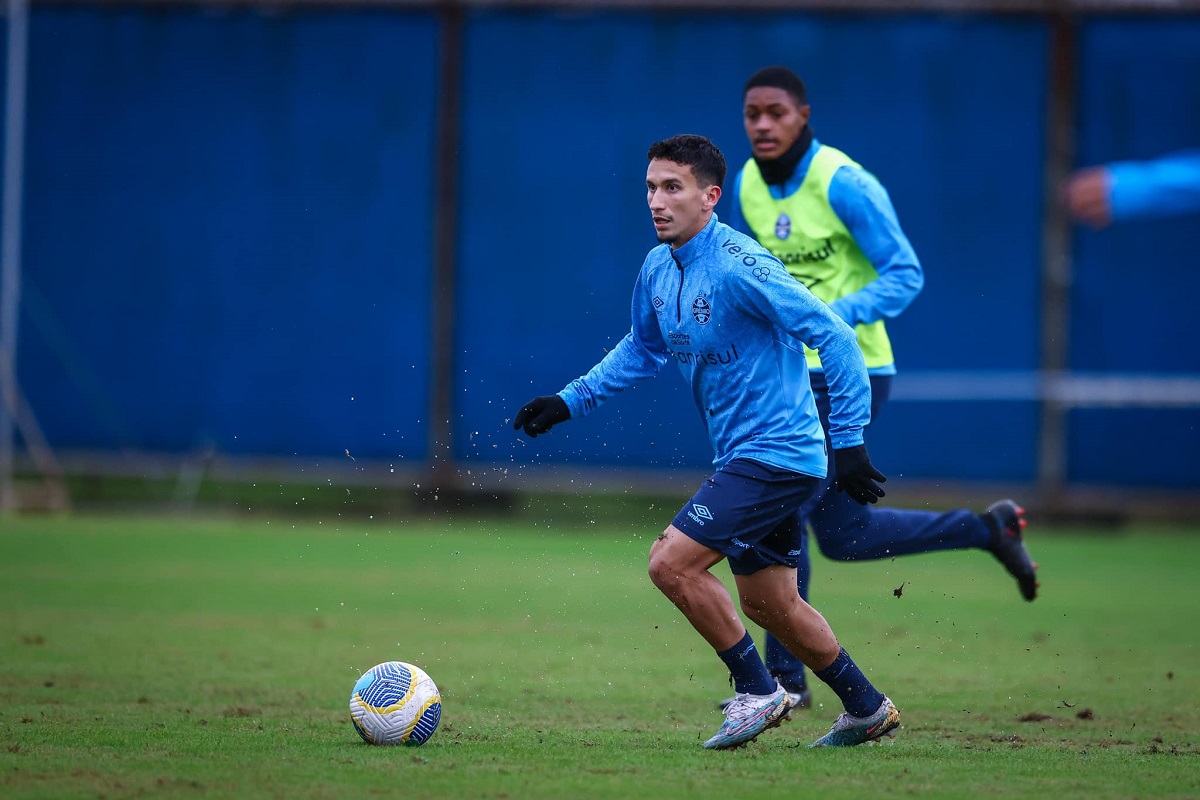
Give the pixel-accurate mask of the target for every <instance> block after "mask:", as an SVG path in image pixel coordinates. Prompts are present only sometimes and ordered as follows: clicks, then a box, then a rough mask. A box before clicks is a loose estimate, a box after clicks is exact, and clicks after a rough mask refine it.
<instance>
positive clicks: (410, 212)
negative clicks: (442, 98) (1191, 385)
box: [19, 7, 1200, 487]
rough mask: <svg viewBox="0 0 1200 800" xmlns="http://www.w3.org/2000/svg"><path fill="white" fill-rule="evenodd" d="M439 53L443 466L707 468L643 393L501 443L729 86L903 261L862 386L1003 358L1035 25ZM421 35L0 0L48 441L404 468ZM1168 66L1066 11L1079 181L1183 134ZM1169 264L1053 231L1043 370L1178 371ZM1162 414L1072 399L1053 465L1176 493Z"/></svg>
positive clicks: (421, 359)
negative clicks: (835, 169)
mask: <svg viewBox="0 0 1200 800" xmlns="http://www.w3.org/2000/svg"><path fill="white" fill-rule="evenodd" d="M464 34H465V55H464V58H465V61H464V65H463V66H464V76H463V81H464V83H463V86H464V92H465V95H464V98H463V118H462V130H461V137H462V138H461V146H460V149H459V158H460V161H459V171H460V180H461V186H460V193H459V197H458V213H459V217H460V219H459V229H458V240H457V242H456V246H457V252H458V262H457V264H456V270H457V288H456V291H457V292H458V300H457V304H456V310H455V315H456V316H455V351H456V359H457V361H456V363H455V364H454V369H453V374H454V376H455V386H454V407H453V408H452V409H449V410H448V411H447V412H445V413H447V415H448V418H449V419H450V421H451V424H452V426H453V428H454V431H455V438H454V447H455V449H454V456H455V458H456V459H457V460H459V461H461V462H463V463H464V464H465V465H467V466H472V465H478V466H485V465H486V466H492V465H500V466H508V465H517V466H519V465H524V464H535V463H541V464H554V463H586V464H587V465H590V466H610V465H611V466H620V467H638V468H642V467H648V468H663V469H666V468H671V467H687V468H694V469H703V468H705V467H706V466H707V464H708V460H709V458H710V452H709V448H708V445H707V442H706V440H705V438H704V435H703V433H702V430H701V428H700V425H699V423H698V421H697V420H696V419H695V418H694V413H693V411H692V410H691V407H690V401H689V400H688V398H687V395H686V393H685V392H684V391H683V389H682V387H681V385H680V381H679V380H678V379H677V378H676V377H675V375H674V374H673V373H672V371H671V370H670V369H668V370H667V371H665V372H664V374H663V376H662V377H661V378H660V379H659V380H657V381H652V382H649V383H647V384H645V385H643V386H640V387H638V388H637V389H636V390H635V391H633V392H630V393H629V395H628V396H627V397H624V398H621V399H620V401H618V402H617V403H614V404H612V405H610V406H609V407H606V408H604V409H602V410H600V411H598V412H597V413H596V414H594V415H592V416H591V417H589V418H587V419H585V420H581V421H578V422H577V423H572V425H569V426H564V427H563V428H560V429H558V430H556V431H555V435H554V436H552V437H547V438H545V439H539V440H538V441H537V443H536V446H535V445H534V444H532V443H530V442H528V441H522V440H520V439H518V438H516V437H515V436H514V435H513V432H512V431H511V429H510V428H509V427H508V419H509V418H510V417H511V415H512V413H513V412H514V411H515V409H516V408H517V407H518V406H519V405H520V404H521V403H523V402H524V401H525V400H527V399H529V397H531V396H533V395H534V394H544V393H548V392H551V391H554V390H557V389H558V388H560V387H561V386H562V385H563V384H564V383H566V382H567V381H569V380H570V379H572V378H574V377H576V376H577V375H579V374H580V373H582V372H584V371H585V370H586V369H587V368H589V367H590V366H591V365H592V364H593V363H595V362H596V361H597V360H599V359H600V358H601V357H602V355H603V353H604V348H605V347H608V346H611V345H612V344H613V343H615V342H616V341H617V340H618V339H619V338H620V337H621V336H622V335H623V334H624V332H625V331H626V330H627V329H628V325H629V317H628V304H629V292H630V288H631V286H632V283H633V280H634V278H635V276H636V273H637V270H638V268H639V267H640V265H641V262H642V258H643V257H644V255H645V253H646V251H647V250H648V249H649V248H650V247H652V246H653V245H654V244H655V242H654V238H653V232H652V229H651V226H650V225H649V224H648V219H647V216H648V212H647V211H646V209H645V205H644V197H643V191H642V182H643V179H644V171H645V151H646V147H647V146H648V145H649V143H650V142H652V141H654V140H655V139H659V138H662V137H664V136H668V135H671V134H674V133H680V132H700V133H705V134H706V135H709V136H711V137H712V138H713V139H714V140H715V141H716V142H717V143H718V144H719V145H720V146H721V147H722V149H723V150H724V151H725V153H726V156H727V158H728V160H729V161H730V165H731V169H736V168H737V166H739V165H740V164H741V163H742V162H743V161H744V160H745V158H746V157H747V155H748V149H747V146H746V144H745V139H744V134H743V132H742V128H741V118H740V102H741V86H742V83H743V82H744V80H745V78H746V77H747V76H748V75H749V74H750V73H751V72H753V71H754V70H755V69H757V68H758V67H760V66H763V65H765V64H767V63H786V64H789V65H790V66H792V67H794V68H795V69H796V70H797V71H798V72H800V73H801V74H802V75H803V76H804V77H805V80H806V82H807V83H808V86H809V93H810V102H811V104H812V107H813V117H812V124H813V126H814V129H815V131H816V133H817V136H818V137H819V138H820V139H822V140H823V141H825V142H827V143H829V144H832V145H834V146H837V147H839V148H841V149H844V150H846V151H847V152H849V153H850V154H851V155H852V156H854V157H855V158H856V159H857V160H859V161H860V162H861V163H862V164H864V165H865V166H866V167H868V168H869V169H871V170H872V171H874V172H875V173H876V174H877V175H878V176H879V177H880V178H881V179H882V181H883V182H884V184H885V185H886V186H887V187H888V189H889V191H890V193H891V195H892V198H893V200H894V201H895V204H896V206H897V208H898V210H899V212H900V217H901V222H902V223H903V224H904V226H905V228H906V230H907V232H908V233H909V235H910V237H911V238H912V240H913V242H914V244H915V246H916V248H917V251H918V253H919V254H920V255H921V258H922V260H923V263H924V266H925V269H926V272H927V288H926V290H925V292H924V293H923V294H922V296H921V297H920V298H919V299H918V300H917V302H916V303H915V304H914V306H913V307H912V308H911V309H910V310H909V312H908V313H906V314H905V315H904V316H903V317H902V318H901V319H900V320H898V321H896V322H895V323H894V324H892V325H891V326H890V327H891V330H892V337H893V342H894V344H895V346H896V350H897V353H898V360H899V366H900V368H901V370H902V376H901V378H899V379H898V386H899V381H902V380H903V373H904V372H919V371H922V370H969V371H973V372H975V371H980V370H985V371H986V370H1032V369H1036V368H1037V366H1038V362H1039V331H1038V325H1039V315H1040V308H1039V302H1040V300H1039V286H1040V259H1041V245H1042V237H1041V224H1042V223H1041V221H1042V215H1043V212H1044V209H1043V197H1042V170H1043V164H1042V160H1043V151H1044V128H1045V104H1046V95H1045V86H1046V73H1047V69H1048V65H1047V50H1048V46H1049V44H1048V38H1049V36H1048V30H1047V27H1046V25H1045V23H1044V22H1043V21H1042V20H1040V19H1038V18H1035V17H1025V16H1013V17H1009V16H1004V17H988V16H981V15H968V16H941V15H924V14H923V15H909V16H904V15H884V16H870V15H865V16H864V15H836V14H832V15H831V14H825V15H804V14H763V13H755V14H735V13H728V14H701V15H694V16H686V15H672V14H654V13H616V12H603V13H602V12H596V13H580V12H572V13H570V14H562V13H553V12H540V11H539V12H534V11H477V12H471V13H468V14H467V16H466V20H465V31H464ZM438 36H439V22H438V20H437V18H436V17H435V16H433V15H431V14H425V13H419V12H412V11H383V10H374V11H370V10H330V9H325V10H311V11H302V12H301V11H288V12H273V13H270V14H266V15H263V14H259V13H256V12H254V11H250V10H238V11H225V12H213V11H205V10H200V9H195V8H184V9H172V10H162V9H156V10H149V9H139V8H129V7H122V8H104V7H84V8H58V7H48V8H43V7H37V8H35V9H34V11H33V14H32V20H31V36H30V74H29V108H28V113H29V118H28V128H27V133H26V136H27V140H26V141H27V166H26V191H25V224H24V237H25V241H24V262H25V264H24V270H25V288H24V296H23V303H24V311H23V316H22V319H21V340H20V355H19V358H20V361H19V375H20V379H21V381H22V384H23V387H24V389H25V391H26V393H27V394H28V396H29V398H30V401H31V403H32V405H33V407H34V409H35V410H36V412H37V414H38V416H39V420H40V422H41V423H42V425H43V427H44V428H45V429H46V433H47V436H48V438H49V439H50V441H51V443H52V444H54V445H55V446H57V447H60V448H65V449H79V448H83V449H104V450H114V449H126V448H129V449H138V450H152V451H166V452H181V451H185V450H188V449H190V448H193V447H195V446H196V445H197V444H198V443H211V444H212V445H214V446H215V447H216V448H218V449H219V450H221V451H223V452H230V453H246V454H264V455H279V456H292V455H300V456H322V455H325V456H328V455H338V456H340V455H341V454H342V452H343V450H344V449H348V450H350V451H351V452H352V453H354V454H355V455H356V456H364V457H371V458H378V459H405V460H407V461H408V462H409V464H410V465H411V463H412V462H414V461H417V462H419V461H421V460H423V459H425V458H426V457H427V439H428V431H429V422H428V408H427V406H428V396H429V381H430V371H431V355H430V347H431V339H430V326H431V322H432V320H431V318H430V313H431V312H430V306H431V303H430V297H431V272H432V243H431V241H430V237H431V235H432V233H431V232H432V225H433V218H432V200H433V197H434V188H435V187H434V185H433V181H434V176H433V160H434V146H435V141H434V136H435V130H434V121H435V111H436V109H435V104H436V101H437V97H438V90H439V85H438V81H439V76H438V75H437V59H438V51H437V42H438ZM1198 43H1200V21H1197V20H1195V19H1192V18H1184V19H1180V18H1171V19H1144V18H1139V19H1136V20H1125V19H1114V18H1103V19H1096V20H1089V21H1087V22H1086V23H1084V25H1083V27H1082V38H1081V62H1082V63H1081V64H1080V67H1079V68H1080V74H1081V78H1082V84H1081V113H1080V121H1079V124H1080V136H1081V139H1080V143H1081V148H1080V158H1081V163H1094V162H1098V161H1104V160H1109V159H1112V158H1123V157H1142V156H1152V155H1155V154H1157V153H1158V152H1160V151H1162V150H1165V149H1170V148H1172V147H1181V146H1184V145H1192V146H1195V145H1196V144H1197V143H1198V142H1200V102H1197V101H1198V100H1200V55H1198V54H1200V47H1197V44H1198ZM723 208H724V206H723V205H722V206H721V207H719V208H718V211H719V212H720V211H721V210H723ZM1195 241H1196V235H1195V220H1194V219H1193V220H1192V221H1191V223H1190V224H1189V223H1188V222H1187V221H1178V220H1177V221H1172V222H1156V223H1152V224H1148V225H1146V226H1139V227H1138V228H1137V229H1136V230H1135V229H1134V228H1132V227H1131V228H1129V229H1113V230H1111V231H1106V232H1103V233H1100V234H1084V233H1081V234H1080V235H1079V239H1078V243H1077V254H1078V263H1077V264H1076V269H1077V272H1078V277H1077V283H1076V286H1075V289H1074V292H1073V296H1072V302H1073V304H1074V306H1073V310H1074V312H1075V316H1074V318H1073V320H1074V321H1073V326H1072V331H1071V335H1072V352H1071V359H1072V365H1073V366H1074V367H1075V368H1078V369H1088V370H1123V371H1124V370H1130V369H1145V370H1150V371H1154V372H1156V373H1161V372H1191V373H1196V372H1200V349H1198V348H1197V347H1196V345H1195V344H1194V343H1193V341H1192V340H1191V338H1190V337H1189V335H1188V327H1186V326H1187V322H1188V320H1187V319H1186V317H1187V316H1188V315H1187V313H1186V311H1187V304H1186V302H1184V301H1182V300H1179V299H1177V298H1186V297H1192V296H1195V293H1196V291H1197V289H1200V277H1198V274H1200V273H1198V271H1197V270H1195V269H1194V268H1193V267H1194V260H1195V259H1194V256H1193V255H1192V252H1193V250H1192V247H1190V245H1194V243H1195ZM1148 270H1153V272H1152V273H1148V272H1147V271H1148ZM1149 275H1153V276H1154V277H1153V278H1151V277H1149ZM1198 416H1200V415H1198V414H1197V412H1196V411H1176V412H1130V411H1104V412H1091V411H1089V412H1075V413H1074V414H1073V416H1072V419H1071V425H1072V431H1071V433H1072V439H1071V441H1072V445H1071V453H1070V455H1071V477H1072V479H1074V480H1079V481H1085V482H1101V483H1103V482H1132V483H1136V484H1152V485H1153V484H1166V485H1183V486H1189V487H1197V486H1200V480H1198V479H1197V478H1196V477H1194V476H1193V475H1189V474H1185V470H1184V467H1185V466H1186V464H1188V463H1190V461H1191V460H1193V459H1192V456H1194V455H1195V453H1196V452H1197V451H1198V450H1200V447H1198V446H1197V445H1198V444H1200V442H1198V441H1197V438H1196V437H1197V433H1196V422H1197V417H1198ZM1164 420H1167V421H1169V425H1170V433H1169V437H1170V438H1171V441H1170V442H1165V443H1164V442H1162V441H1161V439H1162V436H1161V433H1162V431H1161V425H1162V423H1163V421H1164ZM1114 427H1115V428H1118V429H1121V430H1126V431H1128V433H1129V436H1128V437H1125V438H1124V439H1123V440H1122V441H1118V442H1114V441H1113V437H1112V436H1111V431H1112V430H1113V429H1114ZM560 431H561V435H560ZM1180 431H1182V433H1180ZM1156 433H1157V434H1158V436H1157V437H1156V438H1155V434H1156ZM1037 436H1038V413H1037V407H1036V405H1035V404H1034V403H1032V402H1018V401H1004V402H999V401H994V402H971V403H939V402H893V403H892V404H891V405H890V406H889V408H888V409H887V412H886V415H885V417H884V418H883V422H882V423H881V424H880V425H878V426H877V427H876V428H875V429H873V430H872V432H871V442H872V450H873V453H874V457H875V459H876V461H878V462H879V463H881V464H883V465H889V464H894V465H896V467H895V471H901V472H903V474H904V475H906V476H917V477H934V478H951V479H963V478H965V479H990V480H1014V481H1028V480H1032V479H1033V478H1034V477H1035V468H1036V450H1037ZM1150 441H1153V442H1155V446H1156V447H1157V446H1158V445H1160V444H1161V445H1162V447H1163V452H1164V453H1166V455H1165V456H1164V457H1163V458H1162V459H1159V460H1158V461H1156V463H1155V464H1154V465H1151V466H1150V468H1149V469H1147V464H1146V461H1147V459H1146V456H1145V452H1146V445H1147V443H1148V442H1150Z"/></svg>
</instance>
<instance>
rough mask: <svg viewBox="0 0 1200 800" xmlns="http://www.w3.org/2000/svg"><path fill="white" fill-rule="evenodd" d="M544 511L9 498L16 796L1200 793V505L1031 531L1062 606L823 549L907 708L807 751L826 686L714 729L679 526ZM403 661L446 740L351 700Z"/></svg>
mask: <svg viewBox="0 0 1200 800" xmlns="http://www.w3.org/2000/svg"><path fill="white" fill-rule="evenodd" d="M672 511H673V509H661V510H658V511H655V512H654V515H655V517H656V518H660V519H661V520H664V521H665V520H666V519H667V518H668V517H669V515H670V513H672ZM526 517H529V515H526ZM526 517H522V518H521V519H520V520H519V521H518V520H510V521H503V520H486V519H483V520H481V519H469V518H463V517H457V518H438V519H433V520H424V521H406V522H391V523H383V522H379V521H371V520H363V521H346V520H340V521H337V522H328V521H324V522H317V521H315V520H313V521H308V522H301V521H298V520H294V519H288V518H282V517H281V518H271V517H263V518H251V517H241V518H237V519H207V520H204V519H199V520H198V519H174V518H169V517H159V518H141V517H135V516H126V517H103V516H94V517H74V518H62V519H56V518H19V519H15V520H4V521H2V522H0V695H2V698H3V703H2V704H0V796H3V797H5V798H27V797H44V798H67V797H88V798H94V797H106V798H119V797H186V798H195V797H288V798H319V797H329V798H342V797H357V796H370V795H383V796H403V797H411V798H440V797H471V798H566V797H610V798H628V797H635V796H638V797H645V798H674V797H678V798H730V797H750V796H760V797H795V796H804V797H822V798H839V797H858V796H897V795H905V796H908V795H916V796H922V797H937V796H944V797H965V796H972V795H973V796H975V797H1010V796H1011V797H1047V796H1055V797H1056V798H1073V797H1079V798H1084V797H1086V798H1097V797H1200V733H1198V731H1200V589H1198V588H1197V586H1198V584H1197V579H1196V569H1197V567H1198V566H1200V528H1192V529H1189V530H1167V529H1133V528H1131V529H1129V530H1127V531H1124V532H1122V533H1120V534H1113V533H1111V532H1110V533H1107V534H1104V535H1100V534H1095V533H1093V534H1088V533H1087V532H1081V531H1067V530H1046V529H1044V528H1038V527H1037V526H1036V525H1034V526H1031V549H1032V550H1033V553H1034V556H1035V557H1036V558H1037V559H1038V560H1039V561H1040V562H1041V565H1042V572H1041V574H1042V583H1043V597H1041V598H1040V599H1038V600H1037V601H1036V602H1035V603H1033V604H1027V603H1025V602H1023V601H1021V600H1020V598H1019V596H1018V594H1017V591H1016V588H1015V586H1014V585H1013V583H1012V581H1011V580H1010V579H1009V578H1008V577H1007V576H1006V575H1005V574H1004V573H1003V572H1002V570H1001V569H1000V568H999V566H998V565H996V564H995V562H994V561H993V560H992V559H991V557H990V556H988V555H986V554H983V553H943V554H937V555H931V556H925V557H916V558H906V559H897V560H895V561H890V562H875V563H869V564H833V563H828V562H825V561H823V560H820V559H819V558H818V559H817V560H815V563H814V576H815V587H814V591H813V598H814V603H815V605H817V607H818V608H820V609H821V610H822V611H823V612H824V613H825V615H826V616H827V617H828V618H829V620H830V622H831V623H832V624H833V626H834V629H835V630H836V631H837V633H838V634H839V636H840V638H841V640H842V642H843V644H844V645H845V646H846V648H847V649H848V650H849V651H850V652H851V654H853V655H854V656H855V658H856V660H857V661H858V662H859V663H860V665H862V666H863V668H864V670H865V671H867V673H868V674H869V675H870V676H871V677H872V679H873V680H874V681H875V682H876V683H877V684H878V685H879V686H880V688H881V689H883V690H884V691H886V692H887V693H888V694H890V695H891V697H892V698H893V699H894V700H895V701H896V703H897V705H898V706H899V708H900V710H901V713H902V715H903V722H904V727H903V730H902V731H901V732H900V734H899V736H898V737H897V739H896V741H895V743H894V744H891V745H886V746H882V747H873V748H866V747H864V748H855V749H849V750H809V749H807V745H808V744H809V743H810V742H811V741H812V740H813V739H815V738H816V737H817V736H819V735H821V734H822V733H824V731H825V730H827V728H828V726H829V725H830V724H831V722H832V721H833V719H834V717H835V716H836V715H837V713H838V711H839V710H840V708H839V707H837V706H836V703H835V702H834V698H833V695H832V694H831V693H830V692H829V691H828V690H827V689H825V687H823V686H820V687H818V688H817V689H816V692H815V695H816V697H815V700H816V704H817V706H818V707H816V708H814V709H812V710H811V711H807V712H798V713H797V718H796V719H795V720H794V721H793V722H791V723H790V724H787V725H785V726H783V727H781V728H779V729H777V730H773V731H769V732H767V733H766V734H764V735H763V736H762V737H761V738H760V739H759V740H758V741H757V742H756V743H754V744H752V745H750V746H749V747H747V748H744V749H742V750H739V751H733V752H709V751H705V750H703V749H702V748H701V747H700V743H701V741H703V740H704V739H705V738H707V737H708V736H709V735H711V733H712V732H713V731H714V730H715V729H716V727H717V726H718V724H719V722H720V715H719V713H718V712H717V711H716V710H715V707H714V703H715V701H716V700H718V699H719V698H721V697H723V696H725V695H726V694H727V692H728V687H727V684H726V674H725V672H724V670H723V668H722V666H721V664H720V662H719V661H718V660H717V659H716V657H715V656H714V655H713V654H712V652H711V651H710V650H709V649H708V648H707V646H706V645H705V644H704V643H703V642H702V641H701V640H700V638H699V637H698V636H696V635H695V634H694V633H693V632H692V631H691V629H690V628H689V627H688V626H687V624H686V622H685V621H684V620H683V618H682V617H681V616H680V615H679V613H678V612H677V611H676V610H675V609H674V608H673V607H672V606H670V605H669V604H668V603H667V601H666V600H665V599H663V598H662V597H661V596H659V595H658V593H657V592H656V590H655V589H654V588H653V587H652V586H651V584H650V582H649V580H648V578H647V577H646V574H645V556H646V552H647V550H648V548H649V545H650V542H651V541H652V540H653V537H654V536H655V535H656V534H657V533H658V528H656V527H653V526H651V527H645V526H629V525H625V524H618V523H617V522H616V518H615V517H613V518H612V519H611V520H610V521H607V522H606V521H605V520H609V517H610V515H604V517H603V518H602V519H598V520H596V521H595V522H594V523H593V524H583V525H569V526H557V525H549V524H546V523H545V522H533V521H526ZM530 518H531V519H537V515H536V514H535V515H532V517H530ZM659 527H661V524H660V525H659ZM718 569H719V570H720V571H721V573H722V574H724V572H725V568H724V567H723V566H722V567H720V568H718ZM901 586H903V591H902V592H901V594H900V596H899V597H897V596H896V592H895V590H896V589H897V588H898V587H901ZM393 659H397V660H405V661H411V662H413V663H415V664H417V665H419V666H421V667H422V668H424V669H425V670H426V671H428V672H429V673H430V675H432V677H433V678H434V680H435V681H436V682H437V683H438V685H439V686H440V688H441V690H442V695H443V703H444V714H443V717H442V725H441V728H440V729H439V730H438V732H437V733H436V734H435V736H434V737H433V739H432V740H431V741H430V742H429V743H428V744H427V745H425V746H424V747H421V748H377V747H370V746H368V745H365V744H363V743H361V741H360V740H359V738H358V736H357V735H356V734H355V732H354V730H353V728H352V726H351V724H350V722H349V714H348V708H347V705H348V699H349V694H350V690H351V687H352V686H353V684H354V681H355V679H356V678H357V677H358V676H359V675H360V674H361V673H362V672H364V671H365V670H366V669H368V668H369V667H371V666H373V665H374V664H376V663H378V662H381V661H387V660H393Z"/></svg>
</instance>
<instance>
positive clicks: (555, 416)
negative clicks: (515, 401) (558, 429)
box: [513, 394, 571, 438]
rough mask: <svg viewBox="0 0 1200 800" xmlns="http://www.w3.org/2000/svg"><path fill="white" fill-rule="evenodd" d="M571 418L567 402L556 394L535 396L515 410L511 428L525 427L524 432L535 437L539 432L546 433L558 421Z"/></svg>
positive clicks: (517, 429)
mask: <svg viewBox="0 0 1200 800" xmlns="http://www.w3.org/2000/svg"><path fill="white" fill-rule="evenodd" d="M570 418H571V409H569V408H567V403H566V401H565V400H563V399H562V398H561V397H559V396H558V395H556V394H552V395H547V396H546V397H535V398H533V399H532V400H530V401H529V402H528V403H526V404H525V405H523V406H521V410H520V411H518V412H517V416H516V417H515V418H514V419H513V430H515V431H519V430H521V429H522V428H524V429H525V433H527V434H529V436H530V437H532V438H537V435H538V434H539V433H547V432H548V431H549V430H550V429H551V428H553V427H554V426H555V425H557V424H558V423H560V422H566V421H567V420H569V419H570Z"/></svg>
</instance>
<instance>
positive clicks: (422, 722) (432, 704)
mask: <svg viewBox="0 0 1200 800" xmlns="http://www.w3.org/2000/svg"><path fill="white" fill-rule="evenodd" d="M350 719H351V720H352V721H353V722H354V729H355V730H356V731H358V735H359V736H361V737H362V738H363V741H365V742H367V743H368V744H402V745H407V746H409V747H416V746H417V745H422V744H425V742H427V741H429V737H430V736H433V733H434V731H436V730H437V727H438V722H440V721H441V719H442V696H441V693H439V692H438V688H437V686H436V685H434V682H433V679H432V678H430V677H429V676H428V675H426V674H425V672H424V670H422V669H421V668H419V667H414V666H413V665H412V664H406V663H405V662H403V661H385V662H384V663H382V664H379V665H377V666H374V667H371V669H369V670H367V671H366V672H365V673H363V676H362V677H361V678H359V679H358V683H356V684H354V691H353V692H352V693H351V694H350Z"/></svg>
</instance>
